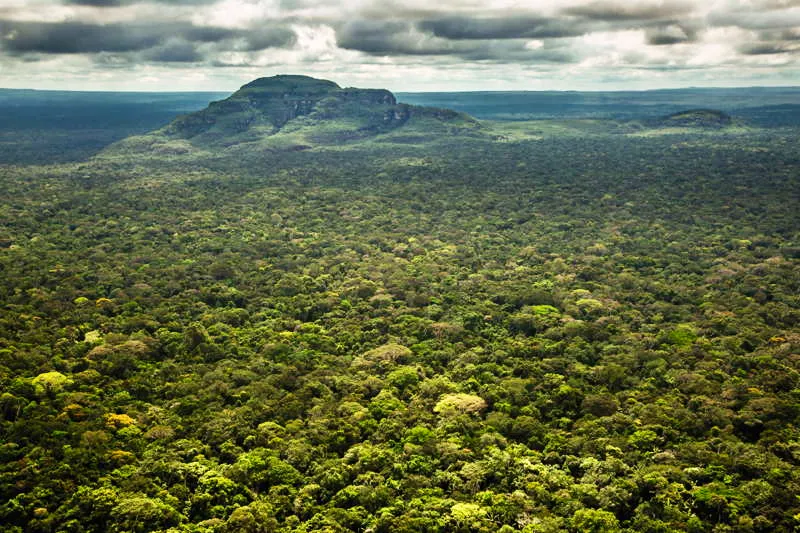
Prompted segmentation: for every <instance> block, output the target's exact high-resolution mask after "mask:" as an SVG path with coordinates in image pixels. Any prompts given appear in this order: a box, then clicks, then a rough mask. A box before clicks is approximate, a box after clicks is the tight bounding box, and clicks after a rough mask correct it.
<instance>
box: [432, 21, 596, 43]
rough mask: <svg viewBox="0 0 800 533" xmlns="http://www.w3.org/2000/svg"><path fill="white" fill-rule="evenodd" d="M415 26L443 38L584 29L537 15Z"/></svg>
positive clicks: (571, 33) (534, 35)
mask: <svg viewBox="0 0 800 533" xmlns="http://www.w3.org/2000/svg"><path fill="white" fill-rule="evenodd" d="M419 28H420V29H422V30H425V31H428V32H430V33H432V34H433V35H435V36H437V37H442V38H445V39H542V38H554V37H575V36H578V35H582V34H583V33H584V32H585V30H586V28H582V27H580V25H579V24H576V23H575V22H573V21H568V20H559V19H549V18H540V17H514V18H510V17H509V18H466V17H449V18H442V19H437V20H425V21H422V22H420V23H419Z"/></svg>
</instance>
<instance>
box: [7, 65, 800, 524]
mask: <svg viewBox="0 0 800 533" xmlns="http://www.w3.org/2000/svg"><path fill="white" fill-rule="evenodd" d="M747 91H748V90H744V89H743V90H738V92H737V91H733V90H729V91H727V92H726V91H722V92H708V93H703V92H702V91H687V92H685V93H680V92H657V93H647V92H643V93H639V94H618V95H613V94H609V95H606V96H605V97H602V98H601V96H602V95H599V96H598V95H596V94H589V93H586V94H583V93H569V94H567V93H564V94H561V95H559V94H557V93H553V94H550V93H548V94H538V95H537V94H535V93H515V94H513V95H510V96H509V95H497V96H495V97H494V99H492V97H491V96H487V97H486V98H483V97H480V95H476V94H463V95H459V94H450V95H442V94H438V95H424V94H417V95H400V96H399V97H398V96H395V95H393V94H392V93H390V92H388V91H383V90H364V89H344V88H340V87H339V86H338V85H336V84H335V83H333V82H325V81H322V80H315V79H312V78H304V77H299V76H277V77H272V78H262V79H259V80H255V81H253V82H252V83H250V84H247V85H245V86H244V87H242V89H240V90H239V91H238V92H236V93H235V94H233V95H232V96H230V97H226V96H220V95H189V96H185V97H184V98H185V99H184V100H180V99H179V98H178V99H177V100H176V98H177V97H174V96H165V95H161V96H160V97H157V98H156V97H152V98H144V97H142V96H141V95H140V96H135V95H128V96H126V97H125V98H124V99H123V100H120V101H119V102H122V103H119V104H118V105H119V106H121V107H119V108H115V107H114V106H115V105H116V104H115V103H114V97H113V95H102V97H100V96H98V95H91V94H88V93H87V94H84V95H83V96H80V97H79V96H75V95H71V96H70V95H67V96H64V95H61V98H62V100H59V99H58V98H56V97H57V96H58V95H51V96H53V98H55V101H56V102H57V104H58V105H62V106H66V107H65V108H66V109H73V110H74V109H75V108H74V106H75V105H77V104H76V103H75V101H76V99H79V100H80V102H81V103H80V105H81V106H83V107H81V108H80V109H94V110H95V111H93V112H95V113H97V116H102V117H105V118H104V120H105V121H106V122H103V123H102V127H98V126H97V121H92V120H89V121H88V122H89V123H87V124H82V123H78V124H76V123H75V122H74V121H72V120H71V119H70V116H71V115H69V114H66V115H64V114H62V115H58V114H56V113H50V111H49V110H52V109H53V107H52V106H55V105H56V104H53V103H52V101H53V100H48V99H47V98H42V95H41V94H40V95H35V98H34V97H33V96H31V94H25V93H14V94H11V92H5V93H0V95H2V97H3V98H5V99H6V100H4V101H6V102H7V103H8V102H11V101H15V102H17V105H16V106H11V105H10V104H7V105H9V108H10V109H11V111H9V115H8V116H9V117H15V118H14V120H11V119H9V120H8V121H6V122H5V123H4V124H3V126H2V128H0V130H2V131H0V139H2V143H0V153H2V158H1V159H2V164H0V191H2V192H0V198H2V201H1V202H0V303H2V306H1V307H0V523H1V524H3V526H2V530H3V531H7V532H9V533H22V532H42V533H45V532H46V533H55V532H65V533H66V532H69V533H100V532H111V533H123V532H132V533H144V532H162V533H167V532H168V533H229V532H230V533H233V532H244V533H262V532H264V533H266V532H276V533H277V532H280V533H290V532H312V531H314V532H350V531H353V532H371V533H379V532H430V533H433V532H455V533H467V532H502V533H512V532H524V533H546V532H560V531H567V532H574V533H583V532H653V533H656V532H664V533H667V532H692V533H700V532H714V533H719V532H790V531H795V530H796V529H797V528H798V527H800V499H798V494H800V328H798V323H800V270H799V269H798V257H800V220H798V207H799V206H800V198H798V196H799V193H800V183H798V181H800V149H799V148H800V146H798V138H800V106H798V105H796V102H797V100H794V101H795V104H791V103H790V102H791V101H792V99H793V98H794V97H795V96H797V95H798V93H800V91H797V90H795V92H794V93H792V92H791V91H790V90H788V89H787V90H785V91H783V92H781V91H777V90H775V91H773V92H770V91H767V90H762V91H761V92H759V91H758V90H755V89H753V90H750V91H751V92H750V93H748V92H747ZM787 95H788V96H787ZM45 96H46V95H45ZM612 97H613V98H612ZM31 98H34V99H36V98H38V100H36V102H33V101H32V100H31ZM63 98H66V99H67V100H68V102H67V103H66V104H65V103H64V102H63ZM96 98H99V99H100V100H99V101H94V100H93V99H96ZM154 98H155V99H156V100H157V102H156V103H155V104H154V103H153V102H154V101H156V100H154ZM211 98H220V100H217V101H216V102H213V103H211V104H210V105H209V106H208V107H207V108H205V109H202V110H200V111H196V110H198V109H201V108H203V107H204V106H205V104H206V103H207V102H208V100H209V99H211ZM575 98H580V101H579V102H577V103H576V100H575ZM14 99H16V100H14ZM48 101H49V102H50V103H49V104H48V103H47V102H48ZM58 102H61V103H58ZM404 102H407V103H404ZM487 102H488V103H487ZM492 102H494V104H492ZM754 102H755V103H754ZM412 104H413V105H412ZM756 104H757V105H756ZM48 105H49V106H51V107H47V106H48ZM492 105H494V106H495V107H492ZM137 106H138V107H137ZM481 106H482V107H481ZM448 108H453V109H455V110H450V109H448ZM114 109H118V110H119V113H118V115H117V119H118V122H114V120H112V118H113V117H114V113H113V110H114ZM109 110H112V111H109ZM137 110H140V111H142V112H139V111H137ZM144 110H149V111H148V112H147V113H145V112H144ZM15 113H16V114H15ZM86 113H88V111H81V112H80V114H81V115H82V116H91V115H86ZM179 113H186V114H183V115H180V116H179V117H177V118H176V115H178V114H179ZM33 116H36V117H39V119H38V120H37V121H32V119H30V120H29V118H30V117H33ZM48 116H52V117H58V116H60V117H61V118H60V119H57V118H53V121H52V122H51V121H49V120H47V119H46V118H42V117H48ZM26 117H28V118H26ZM109 117H111V118H109ZM476 117H477V118H476ZM48 147H49V148H48Z"/></svg>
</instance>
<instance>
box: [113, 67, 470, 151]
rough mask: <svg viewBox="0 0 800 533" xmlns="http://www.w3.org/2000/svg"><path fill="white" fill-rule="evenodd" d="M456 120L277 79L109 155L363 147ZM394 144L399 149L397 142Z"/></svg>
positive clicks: (331, 86)
mask: <svg viewBox="0 0 800 533" xmlns="http://www.w3.org/2000/svg"><path fill="white" fill-rule="evenodd" d="M479 127H480V126H479V124H478V122H477V121H476V120H475V119H473V118H472V117H470V116H469V115H466V114H464V113H459V112H456V111H451V110H447V109H436V108H428V107H418V106H411V105H408V104H402V103H398V102H397V99H396V98H395V96H394V95H393V94H392V93H391V92H389V91H387V90H385V89H357V88H342V87H340V86H339V85H337V84H336V83H334V82H332V81H328V80H320V79H316V78H311V77H308V76H293V75H279V76H273V77H269V78H259V79H257V80H254V81H252V82H250V83H247V84H246V85H243V86H242V87H241V88H240V89H239V90H238V91H236V92H235V93H233V94H232V95H231V96H230V97H228V98H226V99H224V100H220V101H216V102H212V103H211V104H210V105H209V106H208V107H207V108H205V109H203V110H201V111H198V112H195V113H190V114H188V115H183V116H180V117H178V118H177V119H175V120H174V121H173V122H172V123H170V124H168V125H167V126H165V127H163V128H161V129H160V130H156V131H155V132H152V133H150V134H147V135H143V136H137V137H131V138H129V139H126V140H124V141H122V142H120V143H118V144H117V145H114V147H112V148H111V149H110V153H119V151H120V150H124V151H128V152H130V151H134V152H137V153H140V152H151V153H153V154H171V155H181V154H187V153H196V152H197V151H198V150H202V151H213V152H214V153H215V154H218V153H219V152H220V150H221V149H228V148H230V149H234V150H235V151H241V150H252V149H270V150H292V151H296V150H305V149H310V148H313V147H316V146H324V145H337V144H341V143H343V142H352V141H360V140H367V139H369V138H372V137H375V136H377V135H381V134H387V133H392V132H395V131H400V130H401V129H402V137H403V139H409V138H412V139H413V138H420V139H421V138H422V136H430V135H431V134H434V135H439V134H445V133H446V134H454V133H459V132H461V133H469V132H473V131H475V130H476V129H478V128H479ZM398 142H403V141H402V140H401V139H398Z"/></svg>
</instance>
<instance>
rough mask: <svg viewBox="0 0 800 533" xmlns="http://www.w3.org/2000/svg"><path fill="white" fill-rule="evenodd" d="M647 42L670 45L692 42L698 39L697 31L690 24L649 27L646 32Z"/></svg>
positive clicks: (655, 44)
mask: <svg viewBox="0 0 800 533" xmlns="http://www.w3.org/2000/svg"><path fill="white" fill-rule="evenodd" d="M645 37H646V38H647V44H650V45H653V46H668V45H672V44H682V43H691V42H694V41H696V40H697V31H696V29H695V28H692V27H688V26H678V25H672V26H667V27H659V28H653V29H649V30H648V31H647V32H646V33H645Z"/></svg>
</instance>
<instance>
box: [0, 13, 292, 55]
mask: <svg viewBox="0 0 800 533" xmlns="http://www.w3.org/2000/svg"><path fill="white" fill-rule="evenodd" d="M294 40H295V35H294V32H292V31H291V30H289V29H288V28H283V27H275V28H263V29H257V30H233V29H227V28H215V27H198V26H193V25H192V24H190V23H153V24H87V23H83V22H57V23H49V22H16V21H0V49H2V50H4V51H6V52H7V53H10V54H25V53H40V54H92V53H99V52H140V51H145V50H150V49H152V52H151V56H152V58H153V60H154V61H159V60H161V59H159V58H162V57H163V58H171V59H166V60H167V61H188V60H189V59H190V58H199V56H200V54H199V53H198V52H197V50H196V47H195V46H194V45H193V44H192V43H220V46H223V45H225V44H226V43H230V48H232V49H240V48H243V49H245V50H261V49H264V48H273V47H284V46H289V45H291V44H293V43H294ZM176 43H178V44H176ZM193 60H196V59H193Z"/></svg>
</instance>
